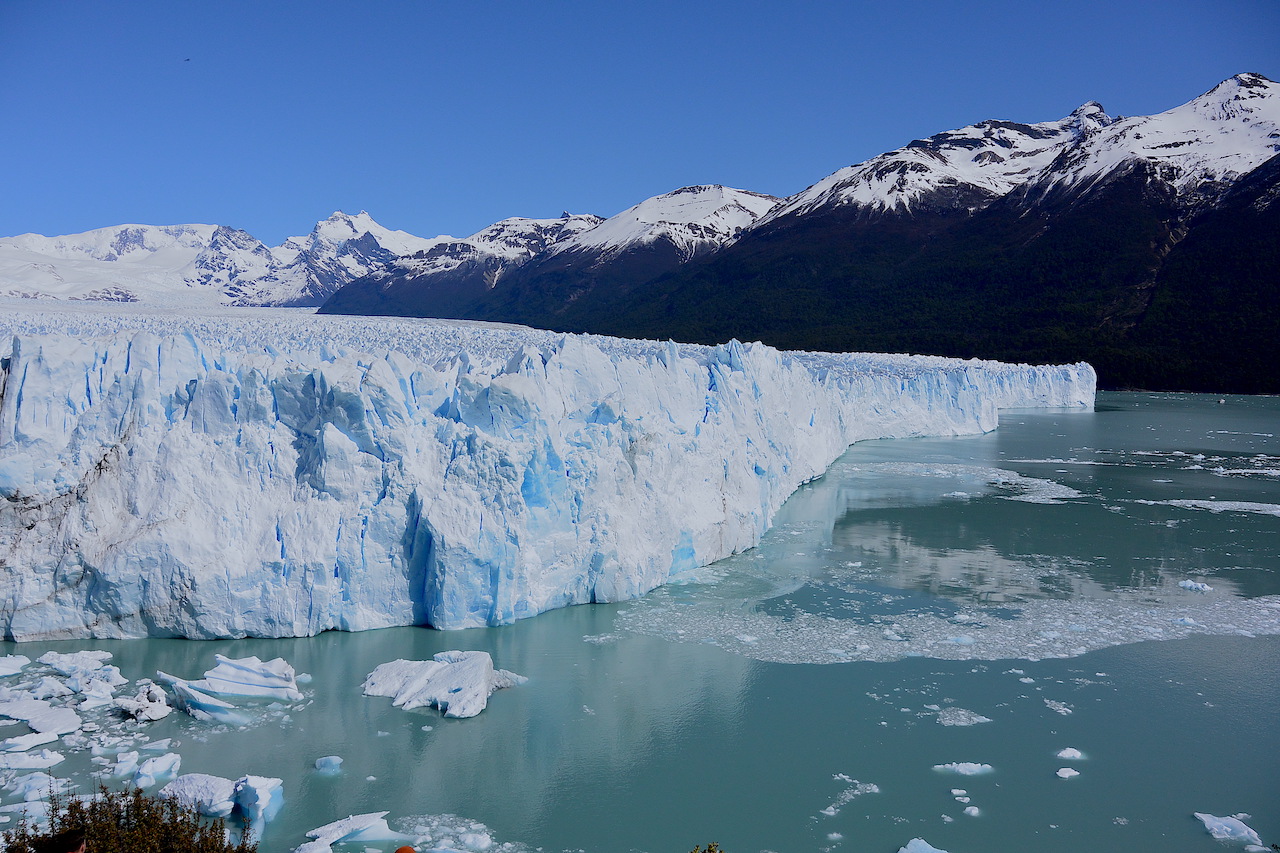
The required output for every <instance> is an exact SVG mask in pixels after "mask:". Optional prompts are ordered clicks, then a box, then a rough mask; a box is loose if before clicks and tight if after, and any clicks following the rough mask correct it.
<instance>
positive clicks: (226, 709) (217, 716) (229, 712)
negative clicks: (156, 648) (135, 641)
mask: <svg viewBox="0 0 1280 853" xmlns="http://www.w3.org/2000/svg"><path fill="white" fill-rule="evenodd" d="M156 677H157V678H159V679H160V680H161V681H164V682H166V683H168V684H169V686H170V687H172V688H173V694H174V703H175V704H176V705H177V707H178V708H180V709H181V710H183V711H185V712H186V713H188V714H190V715H191V716H193V717H195V718H196V719H197V720H203V721H205V722H212V723H223V724H225V725H228V726H244V725H247V724H248V723H249V715H248V714H246V713H244V712H243V711H241V710H240V709H239V708H237V707H236V706H235V705H232V704H231V703H230V702H224V701H222V700H221V699H215V698H214V697H212V696H210V695H208V694H207V693H202V692H201V691H199V690H197V689H196V688H194V687H192V686H191V684H192V682H187V681H183V680H182V679H181V678H178V677H176V676H172V675H169V674H168V673H166V672H160V671H157V672H156Z"/></svg>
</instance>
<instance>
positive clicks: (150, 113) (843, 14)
mask: <svg viewBox="0 0 1280 853" xmlns="http://www.w3.org/2000/svg"><path fill="white" fill-rule="evenodd" d="M1241 71H1256V72H1258V73H1261V74H1264V75H1266V76H1268V77H1270V78H1272V79H1280V2H1278V0H1164V2H1160V3H1156V2H1151V0H1142V2H1137V0H1073V2H1059V0H1033V2H1027V0H997V1H996V2H977V0H975V1H974V2H944V0H884V1H883V2H877V3H867V2H858V1H857V0H845V2H837V1H836V0H832V2H825V0H819V2H805V0H791V2H769V3H765V2H753V0H735V2H696V0H685V2H665V0H649V2H643V3H633V2H625V0H624V2H615V0H593V2H556V0H536V1H535V0H521V2H505V0H470V2H457V3H455V2H437V1H436V0H409V2H378V0H367V2H356V0H346V2H336V1H334V2H331V0H307V1H306V2H303V0H298V1H297V2H285V0H271V1H270V2H263V1H262V0H253V2H240V0H218V2H205V0H164V2H154V3H152V2H132V0H119V2H111V3H106V2H101V0H93V2H87V1H86V2H82V0H55V2H50V0H0V122H2V124H0V128H3V130H2V131H0V235H13V234H19V233H23V232H27V231H34V232H37V233H44V234H67V233H75V232H79V231H84V230H88V229H90V228H98V227H102V226H107V225H117V224H122V223H132V222H139V223H148V224H158V225H164V224H177V223H187V222H205V223H217V224H222V225H231V226H234V227H237V228H243V229H245V230H246V231H249V232H250V233H252V234H253V235H254V236H256V237H258V238H259V239H261V240H264V241H265V242H267V243H269V244H272V245H274V244H277V243H279V242H281V241H282V240H283V239H284V238H285V237H287V236H289V235H292V234H305V233H306V232H308V231H309V230H310V229H311V227H312V225H313V224H314V223H315V222H316V220H318V219H322V218H324V217H326V216H328V215H329V214H330V213H331V212H333V211H334V210H338V209H341V210H346V211H348V212H351V213H355V212H357V211H359V210H362V209H363V210H367V211H368V212H369V213H370V214H371V215H372V216H373V217H374V218H375V219H376V220H378V221H379V222H381V223H382V224H384V225H386V226H388V227H391V228H400V229H403V230H405V231H409V232H411V233H414V234H418V235H422V236H434V235H436V234H442V233H448V234H453V235H455V236H466V235H468V234H470V233H472V232H474V231H477V230H479V229H480V228H482V227H484V226H485V225H488V224H489V223H491V222H494V221H496V220H498V219H502V218H504V217H507V216H535V217H545V216H558V215H559V214H560V213H561V211H563V210H569V211H572V212H575V213H598V214H601V215H605V216H608V215H612V214H614V213H617V212H618V211H620V210H623V209H624V208H626V207H629V206H630V205H632V204H635V203H637V202H639V201H641V200H642V199H645V198H647V197H649V196H653V195H657V194H659V193H663V192H667V191H669V190H672V189H676V188H678V187H680V186H685V185H688V184H712V183H720V184H726V185H729V186H734V187H740V188H743V189H750V190H756V191H759V192H767V193H773V194H775V195H790V194H792V193H795V192H798V191H799V190H801V189H803V188H805V187H806V186H808V185H809V184H811V183H813V182H815V181H817V180H819V179H820V178H822V177H824V176H825V175H827V174H830V173H831V172H833V171H835V170H836V169H838V168H840V167H842V166H846V165H849V164H851V163H856V162H859V161H862V160H865V159H867V158H869V157H872V156H875V155H876V154H879V153H881V152H883V151H887V150H891V149H893V148H897V147H900V146H902V145H904V144H906V143H907V142H909V141H910V140H912V139H914V138H917V137H922V136H928V135H930V134H933V133H937V132H939V131H942V130H947V129H951V128H954V127H959V126H962V125H966V124H971V123H973V122H975V121H980V120H982V119H986V118H1006V119H1011V120H1016V121H1027V122H1032V121H1044V120H1049V119H1055V118H1060V117H1062V116H1064V115H1066V114H1067V113H1069V112H1070V111H1071V110H1072V109H1074V108H1075V107H1077V106H1079V105H1080V104H1081V103H1083V102H1085V101H1088V100H1097V101H1099V102H1101V103H1102V105H1103V106H1104V107H1105V108H1106V109H1107V110H1108V111H1109V112H1110V113H1112V114H1113V115H1115V114H1122V115H1140V114H1147V113H1153V112H1159V111H1162V110H1165V109H1168V108H1170V107H1173V106H1176V105H1178V104H1181V103H1183V102H1185V101H1187V100H1190V99H1191V98H1193V97H1195V96H1196V95H1198V94H1200V93H1201V92H1203V91H1206V90H1208V89H1210V88H1212V87H1213V86H1214V85H1216V84H1217V83H1218V82H1220V81H1221V80H1223V79H1225V78H1227V77H1229V76H1231V75H1232V74H1235V73H1238V72H1241Z"/></svg>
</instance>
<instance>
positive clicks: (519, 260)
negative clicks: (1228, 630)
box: [388, 213, 604, 286]
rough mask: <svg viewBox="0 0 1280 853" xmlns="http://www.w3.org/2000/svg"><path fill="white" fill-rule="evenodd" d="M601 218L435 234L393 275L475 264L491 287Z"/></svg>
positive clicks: (570, 217)
mask: <svg viewBox="0 0 1280 853" xmlns="http://www.w3.org/2000/svg"><path fill="white" fill-rule="evenodd" d="M603 221H604V220H603V219H602V218H600V217H599V216H591V215H589V214H588V215H582V214H570V213H565V214H564V215H563V216H561V217H560V218H559V219H525V218H523V217H512V218H510V219H503V220H501V221H499V222H495V223H494V224H492V225H490V226H488V227H487V228H483V229H481V230H480V231H477V232H476V233H475V234H472V235H471V236H470V237H467V238H465V239H459V238H455V237H437V238H435V240H434V241H432V244H431V245H430V246H428V247H427V248H426V249H423V250H419V251H417V252H415V253H414V254H412V255H409V256H407V257H404V258H401V259H400V260H399V261H397V262H396V263H395V264H394V267H393V268H394V270H395V272H396V274H397V275H409V276H415V277H416V276H423V275H431V274H437V273H447V272H451V271H453V270H455V269H457V268H459V267H461V266H463V265H464V264H476V265H480V266H483V267H484V268H485V270H486V275H487V277H488V282H489V285H490V286H492V285H493V284H495V283H496V282H497V281H498V279H499V278H501V277H502V274H503V273H505V272H507V271H508V270H511V269H514V268H515V267H518V266H521V265H522V264H524V263H525V262H527V261H529V260H530V259H531V258H533V257H534V256H535V255H538V254H540V253H542V252H544V251H546V250H548V249H550V248H551V247H553V246H555V245H557V244H559V243H561V242H564V241H568V240H572V239H573V238H574V237H575V236H576V235H578V234H581V233H582V232H584V231H586V230H588V229H591V228H594V227H595V226H597V225H599V224H600V223H601V222H603ZM388 269H392V267H388Z"/></svg>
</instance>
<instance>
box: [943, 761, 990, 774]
mask: <svg viewBox="0 0 1280 853" xmlns="http://www.w3.org/2000/svg"><path fill="white" fill-rule="evenodd" d="M933 769H934V770H937V771H938V772H939V773H958V774H960V775H961V776H978V775H981V774H984V773H990V772H992V771H993V770H994V769H995V768H994V767H992V766H991V765H990V764H977V763H975V762H972V761H952V762H948V763H947V764H935V765H933Z"/></svg>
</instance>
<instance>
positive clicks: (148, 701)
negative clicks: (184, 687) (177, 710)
mask: <svg viewBox="0 0 1280 853" xmlns="http://www.w3.org/2000/svg"><path fill="white" fill-rule="evenodd" d="M115 705H116V707H117V708H119V709H120V710H121V711H124V712H125V713H126V714H128V715H129V716H130V717H133V718H134V719H135V720H143V721H146V722H154V721H155V720H159V719H162V718H164V717H167V716H168V715H169V712H171V711H172V710H173V708H172V707H170V705H169V702H168V700H166V699H165V693H164V689H163V688H161V687H160V685H158V684H155V683H153V682H151V681H149V680H148V679H141V680H140V681H139V682H138V693H137V695H135V696H119V697H117V698H116V701H115Z"/></svg>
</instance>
